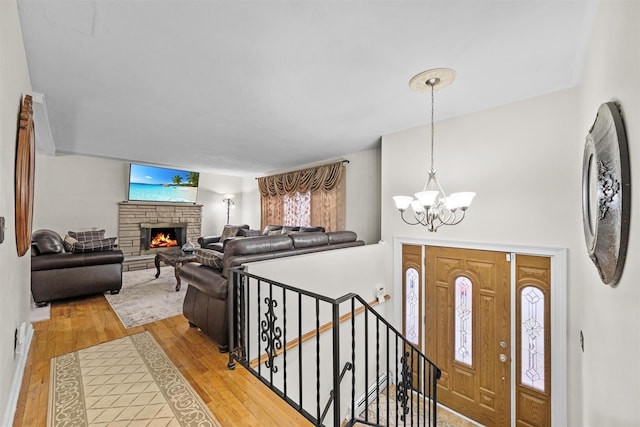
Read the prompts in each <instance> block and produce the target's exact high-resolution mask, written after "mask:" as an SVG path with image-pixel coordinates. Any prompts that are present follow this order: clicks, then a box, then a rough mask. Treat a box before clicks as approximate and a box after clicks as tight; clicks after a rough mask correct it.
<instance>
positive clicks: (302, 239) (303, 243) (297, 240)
mask: <svg viewBox="0 0 640 427" xmlns="http://www.w3.org/2000/svg"><path fill="white" fill-rule="evenodd" d="M289 237H290V238H291V240H292V241H293V247H294V248H296V249H300V248H308V247H311V246H324V245H328V244H329V237H327V235H326V234H325V233H322V232H309V233H297V234H291V235H290V236H289Z"/></svg>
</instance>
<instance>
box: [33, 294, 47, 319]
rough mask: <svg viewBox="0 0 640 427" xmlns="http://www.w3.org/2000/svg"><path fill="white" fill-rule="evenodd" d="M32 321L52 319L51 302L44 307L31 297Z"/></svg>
mask: <svg viewBox="0 0 640 427" xmlns="http://www.w3.org/2000/svg"><path fill="white" fill-rule="evenodd" d="M30 317H31V323H35V322H41V321H43V320H49V319H51V303H49V304H47V305H45V306H44V307H38V306H37V305H36V303H35V301H34V300H33V298H31V316H30Z"/></svg>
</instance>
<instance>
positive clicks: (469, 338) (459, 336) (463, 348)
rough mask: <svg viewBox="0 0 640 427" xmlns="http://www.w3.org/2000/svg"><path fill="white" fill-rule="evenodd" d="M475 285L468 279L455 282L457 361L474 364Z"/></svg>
mask: <svg viewBox="0 0 640 427" xmlns="http://www.w3.org/2000/svg"><path fill="white" fill-rule="evenodd" d="M472 291H473V284H472V283H471V280H469V279H468V278H467V277H464V276H459V277H456V281H455V293H456V296H455V312H454V313H455V314H454V315H455V321H454V323H455V349H456V351H455V360H456V361H458V362H461V363H465V364H467V365H469V366H471V365H472V363H473V329H472V326H473V325H472V322H473V297H472V295H473V292H472Z"/></svg>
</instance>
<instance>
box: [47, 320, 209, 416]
mask: <svg viewBox="0 0 640 427" xmlns="http://www.w3.org/2000/svg"><path fill="white" fill-rule="evenodd" d="M47 426H49V427H62V426H201V427H209V426H220V423H219V422H218V421H217V420H216V419H215V418H214V417H213V415H212V414H211V412H210V411H209V408H207V406H206V405H205V404H204V402H203V401H202V399H201V398H200V396H198V394H197V393H196V392H195V391H194V390H193V389H192V388H191V387H190V386H189V383H188V382H187V381H186V380H185V378H184V377H183V376H182V374H181V373H180V372H179V371H178V369H177V368H176V367H175V365H174V364H173V363H172V362H171V360H169V358H168V357H167V355H166V354H165V353H164V352H163V351H162V349H161V348H160V346H159V345H158V343H156V341H155V340H154V339H153V337H152V336H151V334H150V333H149V332H147V331H145V332H142V333H139V334H135V335H130V336H128V337H124V338H120V339H117V340H113V341H108V342H106V343H103V344H100V345H96V346H93V347H89V348H86V349H84V350H80V351H76V352H73V353H68V354H64V355H62V356H58V357H54V358H53V359H51V388H50V392H49V412H48V416H47Z"/></svg>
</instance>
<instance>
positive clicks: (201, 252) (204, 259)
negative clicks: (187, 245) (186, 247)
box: [193, 248, 222, 270]
mask: <svg viewBox="0 0 640 427" xmlns="http://www.w3.org/2000/svg"><path fill="white" fill-rule="evenodd" d="M193 254H194V255H195V256H196V261H198V262H199V263H200V264H202V265H206V266H207V267H211V268H215V269H216V270H221V269H222V256H220V255H219V252H216V251H212V250H211V249H201V248H197V249H196V250H195V251H193Z"/></svg>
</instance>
